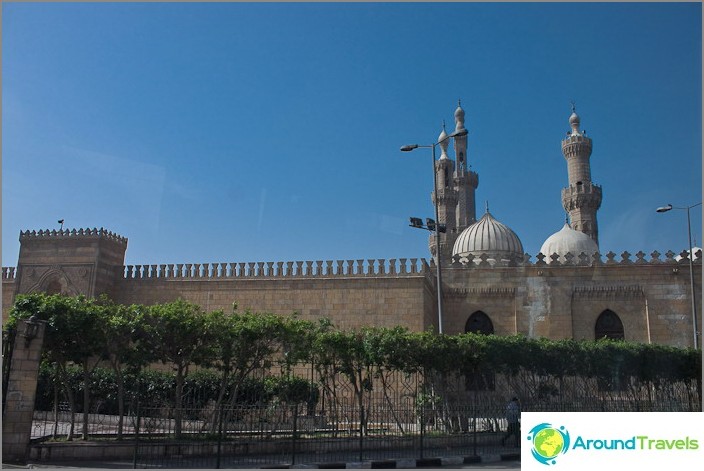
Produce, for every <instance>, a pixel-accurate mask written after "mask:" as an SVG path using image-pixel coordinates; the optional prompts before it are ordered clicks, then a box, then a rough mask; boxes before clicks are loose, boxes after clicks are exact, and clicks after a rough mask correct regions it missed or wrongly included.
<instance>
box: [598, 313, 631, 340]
mask: <svg viewBox="0 0 704 471" xmlns="http://www.w3.org/2000/svg"><path fill="white" fill-rule="evenodd" d="M603 338H607V339H612V340H623V339H625V338H626V336H625V333H624V330H623V322H621V318H620V317H618V314H616V313H615V312H614V311H612V310H611V309H606V310H605V311H603V312H602V313H601V314H600V315H599V317H598V318H597V319H596V323H595V324H594V339H595V340H599V339H603Z"/></svg>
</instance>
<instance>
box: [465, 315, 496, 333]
mask: <svg viewBox="0 0 704 471" xmlns="http://www.w3.org/2000/svg"><path fill="white" fill-rule="evenodd" d="M464 331H465V333H467V332H473V333H475V334H484V335H491V334H493V333H494V324H493V323H492V322H491V319H489V316H487V315H486V314H485V313H484V312H482V311H477V312H475V313H473V314H472V315H471V316H469V319H467V323H466V324H465V326H464Z"/></svg>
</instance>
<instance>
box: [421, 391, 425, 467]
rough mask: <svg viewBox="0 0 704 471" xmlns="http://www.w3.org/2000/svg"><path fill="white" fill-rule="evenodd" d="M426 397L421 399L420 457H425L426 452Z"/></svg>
mask: <svg viewBox="0 0 704 471" xmlns="http://www.w3.org/2000/svg"><path fill="white" fill-rule="evenodd" d="M424 402H425V398H423V399H421V404H420V459H423V452H424V447H423V436H424V434H425V414H423V412H425V403H424Z"/></svg>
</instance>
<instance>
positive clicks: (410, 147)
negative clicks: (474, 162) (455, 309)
mask: <svg viewBox="0 0 704 471" xmlns="http://www.w3.org/2000/svg"><path fill="white" fill-rule="evenodd" d="M466 135H467V130H466V129H463V130H461V131H456V132H453V133H452V134H450V135H448V136H445V137H444V138H442V139H440V140H439V141H437V142H435V143H433V144H430V145H427V146H422V145H418V144H410V145H405V146H403V147H401V152H410V151H412V150H414V149H418V148H429V149H432V157H433V194H434V195H435V221H434V222H435V224H433V225H430V224H429V225H428V226H427V227H425V229H428V230H431V231H432V230H433V229H434V232H435V258H436V260H435V266H436V272H437V279H438V287H437V292H438V333H439V334H442V270H441V268H440V230H441V227H440V226H441V224H440V210H439V209H438V180H437V178H436V176H435V147H437V146H438V145H440V144H442V143H443V142H445V141H446V140H448V139H450V138H451V137H460V136H466ZM413 219H415V218H412V219H411V225H412V226H413V227H421V228H422V225H421V226H417V225H414V224H413V223H412V220H413ZM433 226H434V227H433ZM442 232H444V230H443V231H442Z"/></svg>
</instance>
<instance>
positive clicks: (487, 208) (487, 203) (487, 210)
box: [484, 200, 489, 213]
mask: <svg viewBox="0 0 704 471" xmlns="http://www.w3.org/2000/svg"><path fill="white" fill-rule="evenodd" d="M484 205H485V206H486V212H487V213H488V212H489V200H486V203H485V204H484Z"/></svg>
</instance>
